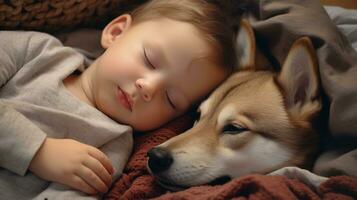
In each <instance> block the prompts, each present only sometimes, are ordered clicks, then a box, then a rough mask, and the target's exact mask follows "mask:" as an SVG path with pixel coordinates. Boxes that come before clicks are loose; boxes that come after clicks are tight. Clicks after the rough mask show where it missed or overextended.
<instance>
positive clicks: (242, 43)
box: [236, 20, 256, 69]
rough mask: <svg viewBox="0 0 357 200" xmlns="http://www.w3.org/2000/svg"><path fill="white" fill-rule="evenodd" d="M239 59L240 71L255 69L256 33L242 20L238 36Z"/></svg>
mask: <svg viewBox="0 0 357 200" xmlns="http://www.w3.org/2000/svg"><path fill="white" fill-rule="evenodd" d="M236 43H237V54H238V55H237V58H238V61H239V63H238V67H237V68H238V69H248V68H249V69H253V68H254V64H255V63H254V60H255V50H256V43H255V36H254V31H253V28H252V27H251V25H250V24H249V22H248V21H246V20H242V21H241V23H240V29H239V32H238V35H237V40H236Z"/></svg>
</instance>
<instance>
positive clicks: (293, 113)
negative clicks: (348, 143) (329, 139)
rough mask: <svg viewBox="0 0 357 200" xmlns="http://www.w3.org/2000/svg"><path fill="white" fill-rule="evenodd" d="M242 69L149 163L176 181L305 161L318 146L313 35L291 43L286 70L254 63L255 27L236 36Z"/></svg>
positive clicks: (164, 179) (183, 183) (195, 181)
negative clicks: (266, 68)
mask: <svg viewBox="0 0 357 200" xmlns="http://www.w3.org/2000/svg"><path fill="white" fill-rule="evenodd" d="M238 45H240V47H242V53H241V57H242V59H241V63H240V65H241V67H242V68H244V69H242V70H238V72H236V73H234V74H233V75H231V76H230V77H229V78H228V79H227V80H226V81H225V82H224V83H223V84H222V85H220V86H219V87H218V88H217V89H216V90H215V91H214V92H213V93H212V94H211V95H210V97H209V98H208V99H207V100H206V101H204V102H203V103H202V104H201V105H200V107H199V112H200V119H198V121H197V122H196V123H195V125H194V126H193V127H192V128H191V129H190V130H188V131H186V132H184V133H182V134H180V135H178V136H176V137H174V138H172V139H170V140H168V141H166V142H165V143H163V144H161V145H159V146H157V147H155V148H153V149H151V150H150V151H149V152H148V157H149V160H148V168H149V171H150V172H151V173H152V174H153V175H154V176H155V177H156V178H157V179H158V181H159V182H160V183H162V184H163V185H164V186H166V187H169V188H171V189H178V187H189V186H194V185H199V184H205V183H209V182H211V181H213V180H217V179H219V178H221V177H230V178H233V177H238V176H241V175H245V174H250V173H267V172H271V171H273V170H275V169H278V168H281V167H283V166H288V165H295V166H304V165H305V164H306V163H307V162H308V160H309V159H310V157H311V155H312V154H313V153H314V151H315V148H316V146H317V141H318V140H317V133H316V132H315V131H314V129H313V126H312V121H313V119H314V117H315V116H316V114H318V112H319V111H320V107H321V103H320V100H319V97H318V82H319V81H318V75H317V61H316V57H315V54H314V50H313V47H312V44H311V42H310V40H309V39H308V38H301V39H299V40H297V41H296V42H295V43H294V44H293V45H292V47H291V49H290V51H289V53H288V56H287V58H286V60H285V62H284V64H283V66H282V69H281V71H280V73H278V74H275V73H272V72H268V71H261V70H256V69H257V67H256V64H255V63H256V62H255V52H256V50H255V40H254V35H253V32H252V29H251V28H250V26H249V25H248V24H247V23H243V25H242V28H241V31H240V34H239V36H238Z"/></svg>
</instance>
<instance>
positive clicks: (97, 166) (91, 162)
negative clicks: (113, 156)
mask: <svg viewBox="0 0 357 200" xmlns="http://www.w3.org/2000/svg"><path fill="white" fill-rule="evenodd" d="M83 164H84V165H85V166H86V167H88V168H89V169H91V170H92V171H93V172H94V173H95V174H96V175H97V176H98V177H99V178H100V179H102V181H103V182H104V183H105V184H106V185H107V186H108V187H110V185H111V183H112V176H111V175H110V174H109V173H108V171H107V170H106V169H105V168H104V166H103V165H102V163H100V162H99V161H98V160H97V159H96V158H94V157H91V156H89V158H87V159H86V160H85V161H84V163H83Z"/></svg>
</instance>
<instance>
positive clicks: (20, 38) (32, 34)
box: [0, 31, 61, 44]
mask: <svg viewBox="0 0 357 200" xmlns="http://www.w3.org/2000/svg"><path fill="white" fill-rule="evenodd" d="M10 41H15V42H16V43H19V42H27V43H33V42H35V43H37V42H43V41H46V42H55V43H58V44H61V42H60V41H59V40H58V39H57V38H56V37H54V36H53V35H50V34H48V33H44V32H38V31H0V42H6V43H7V42H10Z"/></svg>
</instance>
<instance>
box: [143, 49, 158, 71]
mask: <svg viewBox="0 0 357 200" xmlns="http://www.w3.org/2000/svg"><path fill="white" fill-rule="evenodd" d="M143 51H144V60H145V63H146V65H148V66H149V67H151V68H152V69H156V67H155V66H154V65H153V64H152V62H151V61H150V59H149V57H148V54H147V52H146V49H145V48H144V47H143Z"/></svg>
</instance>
